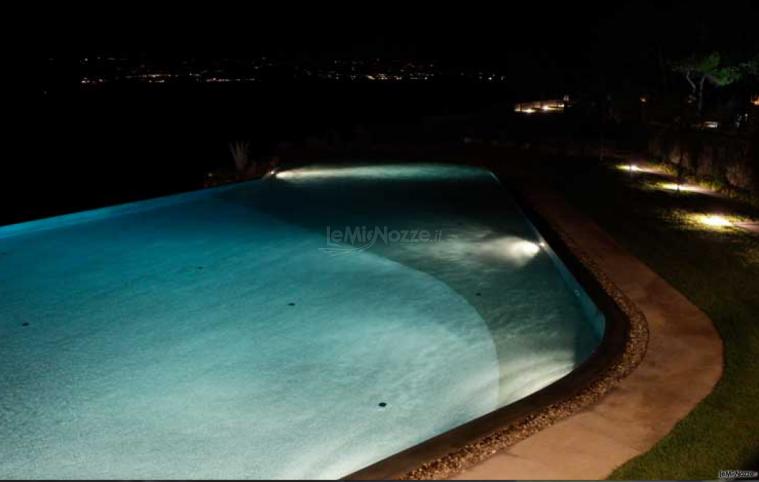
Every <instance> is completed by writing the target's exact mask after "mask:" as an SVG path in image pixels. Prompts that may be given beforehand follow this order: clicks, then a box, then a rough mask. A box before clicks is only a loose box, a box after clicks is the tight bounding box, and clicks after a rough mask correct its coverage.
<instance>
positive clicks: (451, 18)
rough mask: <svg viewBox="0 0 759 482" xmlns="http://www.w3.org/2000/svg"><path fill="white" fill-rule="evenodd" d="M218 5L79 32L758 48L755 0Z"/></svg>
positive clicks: (88, 42) (163, 11)
mask: <svg viewBox="0 0 759 482" xmlns="http://www.w3.org/2000/svg"><path fill="white" fill-rule="evenodd" d="M188 4H189V3H188ZM127 5H128V7H127ZM217 5H218V4H217V3H214V4H203V8H195V9H192V8H187V7H186V6H183V7H182V8H172V7H170V6H167V4H162V6H161V7H157V6H155V5H150V4H132V3H130V4H124V8H122V9H118V8H114V7H112V6H111V5H110V4H109V6H107V7H104V8H103V9H101V10H93V11H88V12H87V13H86V14H85V15H84V16H83V17H89V20H85V21H83V22H82V26H81V27H82V28H81V29H80V30H79V31H78V32H77V34H78V35H79V37H80V41H81V47H82V49H86V50H105V51H108V50H114V49H117V50H123V51H127V52H129V53H136V52H148V53H152V54H154V55H159V54H165V55H177V54H192V55H203V54H205V55H211V56H215V55H243V56H244V55H250V54H257V53H281V54H286V55H292V54H301V55H308V56H312V55H317V54H330V55H331V54H346V55H350V54H358V55H374V54H383V53H384V54H385V55H388V54H389V55H403V56H407V55H408V56H414V55H417V56H422V57H427V56H429V57H437V58H441V59H455V60H458V61H464V60H471V61H491V60H497V59H499V58H502V56H503V55H504V53H507V52H510V51H511V52H513V51H536V50H540V51H546V52H550V53H556V54H568V53H572V52H574V53H576V54H580V53H582V52H583V51H588V50H597V49H599V47H603V46H607V47H613V48H617V49H623V51H634V50H635V49H636V48H640V47H643V46H646V45H649V44H651V43H652V42H654V43H656V42H660V43H663V44H666V45H667V46H668V47H671V48H673V49H679V48H682V47H683V46H689V45H694V44H699V43H702V42H703V43H709V42H716V43H740V42H746V43H754V46H756V38H757V33H756V30H757V18H759V6H757V2H755V1H754V2H752V1H749V0H734V1H729V0H728V1H720V2H711V3H698V2H666V1H664V2H662V1H658V2H653V1H625V2H595V3H594V2H585V3H582V2H561V3H559V2H555V3H551V2H541V1H532V2H519V3H517V2H489V3H479V4H475V3H471V2H463V3H462V2H457V3H455V4H452V6H449V7H444V6H443V5H444V4H443V2H437V3H434V4H433V3H428V4H421V3H412V2H406V3H405V4H393V3H385V2H382V3H366V2H353V3H344V4H340V3H334V2H332V3H330V2H312V3H311V4H307V6H302V5H298V4H290V5H288V6H279V7H271V6H268V7H267V6H263V5H264V4H263V3H262V2H256V3H252V2H239V4H238V6H231V5H229V4H228V6H227V7H221V8H219V7H216V6H217ZM232 5H234V4H232ZM243 5H245V7H243ZM752 36H753V39H751V37H752ZM741 37H743V38H741Z"/></svg>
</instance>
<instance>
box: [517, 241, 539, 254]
mask: <svg viewBox="0 0 759 482" xmlns="http://www.w3.org/2000/svg"><path fill="white" fill-rule="evenodd" d="M511 250H512V252H513V253H515V254H519V255H522V256H528V257H532V256H535V255H536V254H538V251H540V246H539V245H538V244H537V243H533V242H532V241H517V242H515V243H514V244H513V245H512V247H511Z"/></svg>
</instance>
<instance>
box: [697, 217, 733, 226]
mask: <svg viewBox="0 0 759 482" xmlns="http://www.w3.org/2000/svg"><path fill="white" fill-rule="evenodd" d="M701 223H702V224H705V225H706V226H711V227H715V228H725V227H728V226H732V225H733V223H732V222H731V221H730V220H729V219H727V218H726V217H725V216H721V215H719V214H708V215H704V216H701Z"/></svg>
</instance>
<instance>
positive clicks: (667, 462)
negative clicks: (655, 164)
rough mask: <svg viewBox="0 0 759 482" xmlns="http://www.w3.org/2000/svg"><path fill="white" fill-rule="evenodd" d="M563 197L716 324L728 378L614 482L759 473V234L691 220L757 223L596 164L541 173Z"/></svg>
mask: <svg viewBox="0 0 759 482" xmlns="http://www.w3.org/2000/svg"><path fill="white" fill-rule="evenodd" d="M547 168H548V171H549V172H550V173H551V174H552V179H553V180H554V183H555V185H556V187H557V188H558V190H559V191H561V192H563V193H564V194H565V195H566V197H567V199H568V200H569V202H570V203H572V204H573V205H575V206H576V207H578V208H580V209H581V210H583V211H584V212H586V213H587V214H589V215H590V216H591V217H592V218H594V219H595V220H596V222H597V223H599V224H600V225H601V226H602V227H604V228H605V229H606V230H607V232H608V233H609V234H611V235H612V236H613V237H614V238H615V239H616V240H617V241H618V242H620V243H621V244H622V245H624V246H625V247H626V248H627V249H628V250H630V251H631V252H632V253H633V254H635V255H636V256H638V257H639V258H640V259H641V260H642V261H643V262H645V263H646V264H648V265H649V266H650V267H651V268H653V269H654V270H655V271H656V272H657V273H659V275H661V276H662V277H663V278H665V279H666V280H667V281H669V282H670V283H671V284H672V285H673V286H674V287H675V288H677V289H678V290H680V292H682V293H683V294H684V295H685V296H687V297H688V298H689V299H690V300H691V301H692V302H693V303H694V304H696V305H697V306H699V307H700V308H701V309H702V310H703V311H704V312H705V313H707V314H708V315H709V317H711V319H712V320H713V321H714V323H715V325H716V327H717V329H718V330H719V333H720V336H721V337H722V339H723V341H724V345H725V370H724V374H723V376H722V379H721V380H720V381H719V383H718V384H717V386H716V387H715V389H714V391H713V392H712V393H711V394H710V395H709V396H708V397H707V398H706V399H704V400H703V401H702V402H701V403H700V404H699V405H698V406H697V407H696V408H695V409H694V410H693V411H692V412H691V413H690V414H689V415H688V416H687V417H686V418H685V419H684V420H682V421H681V422H680V423H678V424H677V425H676V426H675V428H674V429H673V430H672V432H671V433H670V434H669V435H668V436H666V437H665V438H664V439H662V440H661V441H660V442H659V443H657V444H656V445H655V446H654V447H653V448H652V449H651V450H650V451H649V452H647V453H645V454H643V455H641V456H640V457H637V458H635V459H633V460H631V461H629V462H628V463H626V464H624V465H623V466H622V467H620V468H618V469H617V470H616V471H615V472H614V473H613V474H612V475H611V478H613V479H714V478H717V475H718V470H720V469H749V468H753V469H754V470H755V467H756V466H757V465H759V464H757V462H758V461H759V435H758V434H759V235H757V234H750V233H748V232H746V231H743V230H740V229H737V228H733V227H722V228H709V227H706V226H703V225H701V224H700V223H699V222H698V221H696V220H694V218H693V217H690V213H713V212H721V213H724V214H735V215H738V216H741V217H743V218H753V219H754V220H758V221H759V212H757V211H756V210H755V209H752V208H751V207H749V206H748V205H745V204H741V203H739V202H736V201H730V200H726V199H720V198H715V197H711V196H708V195H704V194H694V193H679V194H678V193H676V192H666V191H662V190H660V189H653V188H650V186H651V183H655V182H656V181H661V180H662V179H660V178H657V176H656V175H653V174H644V173H627V172H623V171H620V170H618V169H614V167H613V165H611V164H599V163H597V162H586V163H553V164H550V165H549V166H547Z"/></svg>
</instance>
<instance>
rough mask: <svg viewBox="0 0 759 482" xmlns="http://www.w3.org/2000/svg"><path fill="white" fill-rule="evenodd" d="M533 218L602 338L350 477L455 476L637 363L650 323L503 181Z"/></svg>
mask: <svg viewBox="0 0 759 482" xmlns="http://www.w3.org/2000/svg"><path fill="white" fill-rule="evenodd" d="M484 170H486V171H488V172H490V173H491V174H492V175H493V177H494V178H495V179H496V181H497V182H499V184H501V185H502V186H503V187H504V194H505V196H509V195H510V196H512V197H513V198H514V199H515V200H516V202H517V204H518V206H519V207H520V209H521V210H522V211H523V212H524V214H525V215H526V217H527V218H528V220H529V221H530V222H531V223H532V224H533V225H534V226H535V228H536V229H537V230H538V231H539V232H540V234H541V235H542V236H543V237H544V238H545V240H546V241H547V242H548V243H549V245H550V246H551V248H552V249H553V250H554V252H555V253H556V254H557V256H558V257H559V258H560V260H561V261H562V262H563V263H564V264H565V266H566V267H567V269H568V270H569V272H570V273H571V274H572V276H574V277H575V279H576V280H577V281H578V283H579V284H580V285H581V286H582V287H583V289H584V290H585V291H586V293H587V294H588V296H589V297H590V298H591V299H592V300H593V302H594V303H595V304H596V306H597V307H598V308H599V309H600V310H601V311H602V312H603V314H604V316H605V317H606V330H605V332H604V336H603V339H602V341H601V343H600V344H599V346H598V347H597V349H596V350H595V351H594V353H593V354H592V355H591V356H590V357H589V358H588V359H587V360H586V361H585V362H583V363H582V364H581V365H580V366H579V367H577V368H576V369H575V370H573V371H572V372H570V373H569V374H567V375H565V376H564V377H562V378H560V379H559V380H557V381H555V382H554V383H552V384H551V385H549V386H547V387H545V388H543V389H541V390H539V391H537V392H535V393H533V394H531V395H529V396H527V397H525V398H523V399H521V400H518V401H517V402H514V403H512V404H509V405H507V406H505V407H502V408H500V409H498V410H495V411H493V412H491V413H488V414H486V415H484V416H482V417H479V418H477V419H475V420H472V421H470V422H467V423H466V424H464V425H461V426H459V427H456V428H454V429H452V430H449V431H448V432H445V433H442V434H440V435H438V436H436V437H433V438H431V439H429V440H427V441H425V442H422V443H420V444H418V445H415V446H413V447H410V448H408V449H406V450H403V451H401V452H399V453H397V454H394V455H391V456H390V457H387V458H385V459H383V460H381V461H379V462H376V463H374V464H372V465H369V466H367V467H365V468H363V469H361V470H358V471H356V472H353V473H351V474H349V475H347V476H345V477H343V479H345V480H380V479H432V478H435V479H440V478H446V477H450V476H452V475H455V474H457V473H459V472H461V471H463V470H464V469H466V468H468V467H471V466H473V465H475V464H477V463H478V462H481V461H483V460H485V459H487V458H489V457H490V456H491V455H493V454H495V453H496V452H497V451H498V450H500V449H503V448H506V447H509V446H511V445H513V444H515V443H516V442H519V441H520V440H523V439H525V438H527V437H529V436H530V435H533V434H535V433H537V432H539V431H540V430H543V429H545V428H547V427H549V426H550V425H552V424H554V423H555V422H557V421H559V420H560V419H563V418H565V417H567V416H569V415H572V414H574V413H576V412H578V411H579V410H581V409H582V408H584V407H587V406H589V405H591V404H592V403H593V402H595V401H597V400H599V399H600V398H601V397H602V396H603V395H604V394H606V393H607V392H608V391H609V390H610V389H611V387H612V386H613V385H614V384H615V383H616V382H618V381H619V380H621V379H622V378H624V377H626V376H627V375H629V374H630V373H632V371H633V370H634V369H635V367H636V366H637V365H638V364H639V363H640V362H641V360H642V359H643V356H644V355H645V352H646V349H647V344H648V324H647V321H646V318H645V316H644V315H643V313H642V311H641V310H640V309H638V307H636V306H635V304H634V303H633V302H632V301H630V299H629V298H628V297H627V296H626V295H625V294H624V293H623V292H622V290H621V289H619V288H618V287H617V286H616V285H615V284H614V283H613V282H612V281H611V280H610V278H609V277H608V276H607V275H606V274H605V273H604V272H603V271H602V270H601V269H600V267H599V266H598V264H597V263H595V262H594V260H593V259H591V257H590V256H589V255H588V254H587V253H586V252H585V251H584V250H583V249H582V248H581V247H580V246H579V244H578V243H576V242H575V241H574V240H573V238H572V237H571V236H569V234H567V233H566V232H565V231H563V230H562V229H561V228H560V227H558V226H557V225H555V224H552V223H550V222H549V221H548V220H547V218H548V217H544V216H542V215H541V214H540V212H539V210H538V208H537V206H535V204H534V203H532V202H530V200H529V198H528V196H525V195H524V194H523V193H522V192H521V191H520V189H519V188H518V187H517V186H514V185H509V184H507V183H504V182H503V180H502V179H500V178H499V177H498V176H496V175H495V174H494V173H493V172H492V171H490V170H488V169H484Z"/></svg>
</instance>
